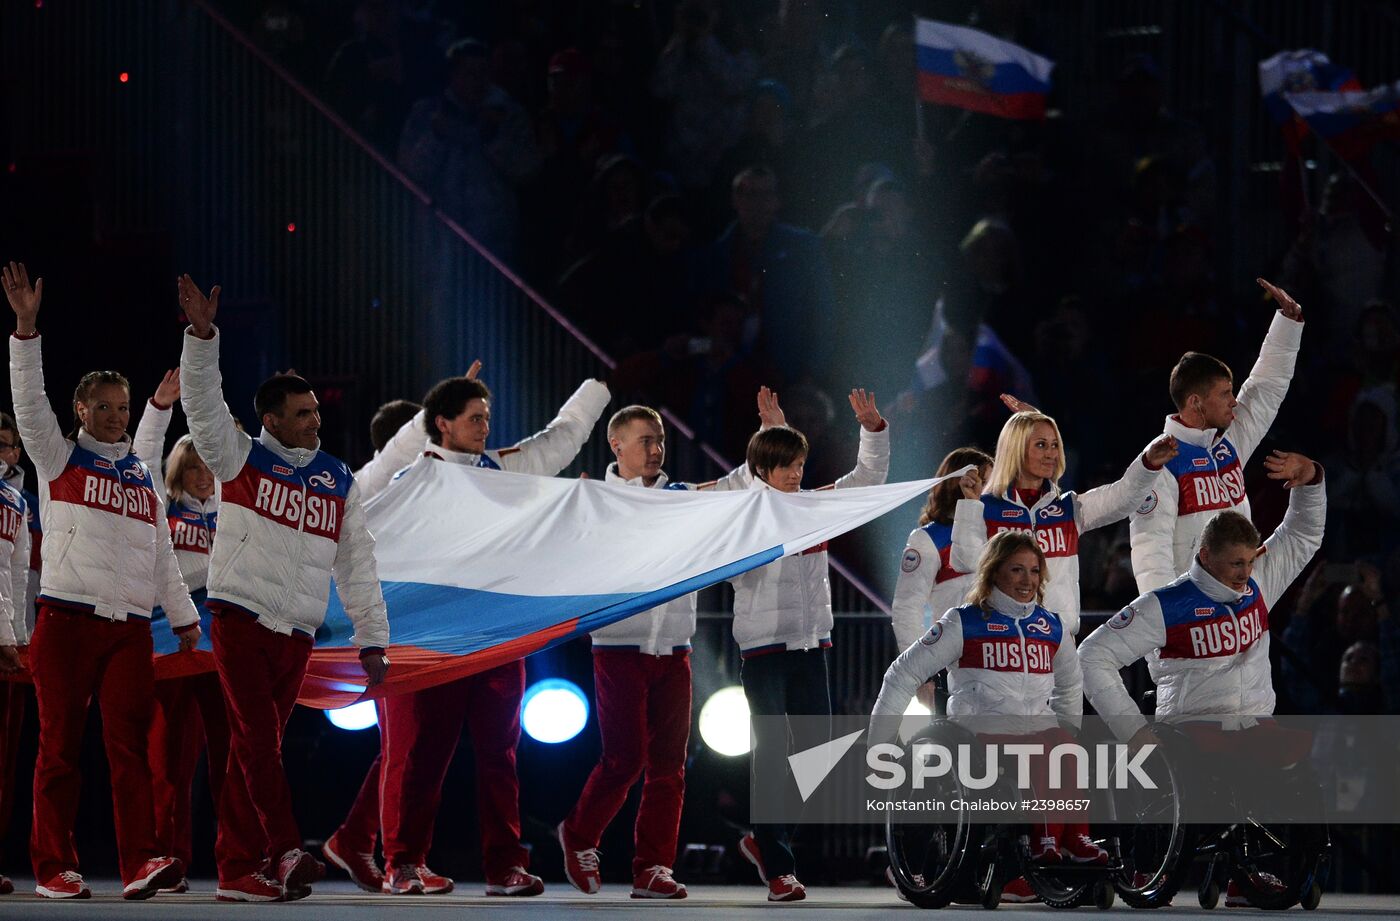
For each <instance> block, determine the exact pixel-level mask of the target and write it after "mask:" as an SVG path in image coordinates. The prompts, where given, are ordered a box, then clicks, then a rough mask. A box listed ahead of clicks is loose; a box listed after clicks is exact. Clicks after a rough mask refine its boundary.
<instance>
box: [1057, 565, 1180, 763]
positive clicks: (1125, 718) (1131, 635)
mask: <svg viewBox="0 0 1400 921" xmlns="http://www.w3.org/2000/svg"><path fill="white" fill-rule="evenodd" d="M1166 642H1167V628H1166V624H1165V623H1164V621H1163V620H1162V605H1161V603H1160V602H1159V601H1158V600H1157V596H1156V595H1154V594H1152V593H1151V592H1148V593H1147V594H1144V595H1140V596H1139V597H1138V599H1137V600H1136V601H1134V602H1133V603H1132V604H1130V605H1128V606H1127V607H1126V608H1124V609H1123V610H1121V611H1119V612H1118V613H1117V614H1115V615H1113V616H1112V617H1110V618H1109V619H1108V622H1107V623H1104V624H1101V625H1100V626H1099V628H1098V629H1097V630H1095V631H1094V632H1093V633H1091V634H1089V638H1088V639H1087V640H1085V641H1084V644H1083V645H1082V646H1080V647H1079V664H1080V666H1081V668H1082V669H1083V672H1084V693H1085V695H1087V696H1088V698H1089V702H1090V703H1091V704H1093V705H1094V710H1095V711H1097V712H1098V714H1099V716H1101V717H1103V719H1104V721H1105V722H1106V723H1108V726H1109V728H1110V729H1112V730H1113V734H1114V735H1116V736H1118V738H1120V739H1129V738H1132V735H1133V733H1135V732H1137V731H1138V729H1140V728H1142V727H1143V726H1145V725H1146V724H1147V719H1146V718H1145V717H1144V716H1143V715H1142V713H1141V712H1140V711H1139V710H1138V706H1137V704H1136V703H1135V702H1134V701H1133V698H1132V695H1130V694H1129V693H1128V687H1127V685H1125V684H1124V683H1123V676H1122V675H1120V674H1119V673H1118V670H1119V669H1121V668H1123V667H1124V666H1126V665H1131V664H1132V663H1134V662H1136V661H1137V660H1138V659H1141V658H1142V657H1143V656H1145V655H1147V654H1148V653H1150V652H1152V650H1154V649H1161V648H1162V647H1163V646H1165V645H1166Z"/></svg>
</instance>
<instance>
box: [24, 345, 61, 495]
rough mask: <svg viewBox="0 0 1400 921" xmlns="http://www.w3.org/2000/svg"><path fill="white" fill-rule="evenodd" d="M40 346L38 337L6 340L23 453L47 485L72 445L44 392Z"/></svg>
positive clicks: (59, 468)
mask: <svg viewBox="0 0 1400 921" xmlns="http://www.w3.org/2000/svg"><path fill="white" fill-rule="evenodd" d="M42 344H43V337H42V336H35V337H34V338H33V339H21V338H19V337H18V336H11V337H10V390H11V392H12V394H13V397H14V401H15V422H16V423H17V424H18V426H19V437H20V438H21V439H23V440H24V452H25V453H26V454H28V455H29V459H30V460H31V461H33V462H34V472H35V473H37V474H38V475H39V479H40V480H41V481H44V482H48V481H49V480H52V479H54V478H55V477H57V476H58V475H59V474H60V473H62V472H63V468H64V467H65V466H67V465H68V458H69V456H70V455H71V454H72V453H73V443H72V442H70V441H69V440H68V439H66V438H64V437H63V432H62V431H60V430H59V427H58V419H57V418H56V417H55V416H54V414H53V407H52V406H50V405H49V398H48V395H47V394H45V393H44V359H43V351H42Z"/></svg>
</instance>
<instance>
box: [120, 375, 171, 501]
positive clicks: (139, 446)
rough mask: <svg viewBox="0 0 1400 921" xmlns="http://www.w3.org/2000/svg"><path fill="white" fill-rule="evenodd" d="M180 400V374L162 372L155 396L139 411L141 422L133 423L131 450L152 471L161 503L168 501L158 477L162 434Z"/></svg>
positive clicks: (162, 461)
mask: <svg viewBox="0 0 1400 921" xmlns="http://www.w3.org/2000/svg"><path fill="white" fill-rule="evenodd" d="M179 400H180V370H179V369H178V368H176V369H174V370H172V371H167V372H165V377H163V378H161V382H160V386H159V387H157V388H156V392H155V395H154V396H152V397H151V398H150V399H149V400H147V401H146V406H145V408H144V409H143V410H142V411H141V421H140V422H138V423H136V437H134V438H132V440H131V450H133V451H135V452H136V456H137V457H139V458H141V460H142V461H143V462H144V463H145V464H146V466H147V467H150V468H151V480H152V481H153V482H154V483H155V487H156V495H158V496H160V501H162V502H165V501H167V498H166V495H165V477H163V476H161V471H162V468H163V464H164V459H165V433H166V431H167V430H169V428H170V417H171V415H172V413H173V408H174V406H175V404H176V403H177V402H179Z"/></svg>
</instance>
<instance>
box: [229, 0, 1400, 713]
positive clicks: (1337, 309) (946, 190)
mask: <svg viewBox="0 0 1400 921" xmlns="http://www.w3.org/2000/svg"><path fill="white" fill-rule="evenodd" d="M225 5H226V6H228V5H229V4H225ZM250 6H255V5H250ZM914 6H915V5H914V4H910V3H901V2H894V0H870V2H860V3H855V2H836V0H832V2H822V0H766V2H752V3H749V2H738V0H733V2H721V0H678V2H655V3H651V2H646V3H620V2H588V0H573V2H543V0H517V2H501V3H478V4H461V3H456V4H454V3H446V2H436V3H435V2H432V0H402V2H395V0H361V2H358V3H353V4H352V3H340V2H332V0H283V2H279V3H277V4H275V5H272V6H269V7H267V8H266V9H265V10H263V11H262V12H261V13H260V14H259V15H260V16H261V19H260V20H258V21H248V19H247V17H248V12H247V11H246V10H245V11H243V12H242V14H241V18H242V22H241V24H242V25H244V26H245V27H247V28H249V30H250V32H252V33H253V34H255V35H258V36H260V40H261V41H263V42H264V44H265V45H266V47H267V48H268V50H270V51H272V52H273V53H274V54H275V55H276V56H277V58H278V59H279V60H280V61H282V62H283V63H284V64H285V65H286V66H288V67H289V68H291V69H292V70H293V72H295V73H297V74H298V75H299V76H300V77H301V78H302V79H303V80H305V82H306V83H307V84H308V86H310V87H311V88H312V89H313V90H314V91H316V92H318V93H320V94H321V95H322V96H323V98H325V99H326V100H327V101H328V102H329V103H330V104H331V105H332V107H333V108H334V109H335V110H336V111H337V112H338V113H339V114H340V115H341V116H342V117H343V118H344V119H345V120H346V121H347V122H348V123H349V124H350V125H351V126H352V127H353V128H354V129H355V130H356V131H357V132H359V133H360V135H361V136H362V137H364V138H365V139H366V140H367V141H368V142H369V143H371V144H373V145H374V146H375V147H377V148H378V149H379V150H380V151H381V152H383V153H384V154H385V155H386V156H387V157H389V158H391V159H392V160H393V161H394V162H395V163H397V165H398V167H399V168H400V169H401V170H402V171H403V172H404V173H405V174H406V175H407V176H408V177H409V178H410V179H411V180H412V181H413V182H414V183H416V184H417V185H418V186H420V187H421V188H422V189H423V190H424V191H425V192H427V193H428V194H429V195H430V196H432V198H433V199H434V200H435V202H436V204H437V205H438V206H439V207H441V208H443V209H444V210H446V211H447V212H448V213H449V214H451V215H452V216H454V217H455V218H456V220H457V221H458V222H459V223H460V225H461V226H462V227H463V228H464V229H465V230H466V231H467V232H468V233H470V234H471V235H472V236H473V237H475V239H476V240H477V241H478V242H479V243H480V244H482V245H483V246H485V247H486V248H487V249H489V250H490V251H491V252H492V253H494V254H495V255H496V256H497V257H498V258H500V259H501V260H502V261H504V262H505V263H506V264H507V265H509V266H510V267H511V268H512V269H513V270H515V271H517V272H518V273H519V274H521V275H522V276H523V277H524V278H525V279H526V280H527V281H529V282H530V284H531V285H532V286H533V287H535V288H536V290H538V291H540V292H541V293H543V294H544V296H545V297H546V298H547V299H549V300H550V301H551V302H552V303H554V304H555V305H556V306H557V307H558V308H559V309H560V310H561V311H563V313H564V314H565V315H566V316H567V317H568V318H569V319H570V320H571V321H572V322H574V323H575V324H576V325H577V326H578V327H579V329H581V330H582V331H583V332H584V333H585V334H586V335H587V336H589V337H590V338H591V339H593V340H594V341H595V342H596V343H597V344H598V345H599V346H600V347H601V348H602V349H603V350H604V351H606V352H607V353H608V354H610V355H611V356H613V357H614V358H616V359H617V360H618V362H619V364H618V367H617V369H616V370H615V371H614V373H613V375H612V378H611V381H610V384H611V386H612V389H613V392H614V394H615V395H616V396H617V398H618V399H620V400H622V401H623V402H630V401H638V402H645V403H648V404H651V405H665V406H668V407H670V408H672V409H674V410H675V411H677V412H678V413H679V414H680V415H681V416H682V417H683V418H685V419H686V420H687V421H688V422H689V423H690V424H691V425H692V426H693V427H694V428H695V429H696V431H697V433H698V434H699V435H700V436H701V437H702V438H704V439H705V440H707V441H709V442H711V443H712V444H714V445H716V446H717V447H719V448H720V449H721V451H723V452H724V453H726V454H727V455H728V456H731V457H733V456H741V455H742V453H743V445H744V443H745V441H746V440H747V438H748V435H749V433H750V432H751V431H752V428H753V394H754V392H755V391H756V389H757V387H758V386H759V385H760V384H770V385H772V386H774V387H775V389H778V390H779V391H780V392H781V393H782V398H783V403H784V405H785V407H786V408H787V409H788V417H789V419H791V420H792V421H793V424H795V425H797V426H798V427H799V428H801V429H802V430H803V431H804V432H806V434H807V435H808V437H809V439H811V441H812V442H814V444H813V451H812V457H813V459H814V462H820V461H821V460H822V459H824V458H829V459H832V460H835V459H839V458H843V457H847V456H849V455H850V453H851V452H850V450H846V449H844V448H846V447H849V446H845V445H844V439H847V438H851V439H852V440H853V433H850V432H846V431H845V428H846V426H844V425H841V424H840V423H839V422H838V420H840V419H842V418H843V416H842V414H841V413H839V412H838V411H837V410H838V406H839V405H840V403H842V402H844V400H843V399H842V397H841V394H842V393H844V391H845V390H846V389H849V387H850V386H852V385H857V384H858V385H859V386H863V387H867V388H870V389H873V390H874V392H875V393H876V394H877V396H878V397H879V400H880V404H881V409H882V411H883V412H884V413H885V415H886V416H887V417H888V418H889V419H890V421H891V425H892V426H894V427H895V430H896V431H898V432H899V433H900V436H899V439H900V441H901V442H902V445H901V451H902V452H903V453H902V454H901V453H898V452H897V453H896V456H895V466H894V469H893V470H892V474H891V475H892V478H894V479H906V478H912V477H919V476H928V475H930V474H931V472H932V470H933V468H934V467H935V466H936V465H937V463H938V458H939V456H941V453H942V452H943V451H944V450H947V448H949V447H952V446H956V445H959V444H964V443H966V444H976V445H978V446H980V447H982V448H984V449H991V448H992V447H993V446H994V444H995V438H996V433H997V431H998V430H999V429H1000V427H1001V425H1002V423H1003V421H1004V420H1005V418H1006V410H1005V408H1004V407H1003V406H1002V404H1001V402H1000V401H999V399H998V396H999V394H1001V393H1003V392H1010V393H1013V394H1015V395H1016V396H1018V397H1020V398H1021V399H1023V400H1026V401H1027V402H1031V403H1034V404H1035V405H1037V406H1038V407H1040V408H1041V409H1043V410H1045V411H1046V412H1049V413H1051V414H1052V415H1054V416H1055V417H1056V419H1057V420H1058V421H1059V424H1060V426H1061V429H1062V431H1063V432H1064V436H1065V438H1066V441H1067V446H1068V459H1069V462H1070V463H1069V472H1068V474H1067V476H1066V481H1067V482H1068V483H1069V484H1070V485H1073V486H1075V487H1078V488H1087V487H1089V486H1093V485H1095V484H1097V483H1101V482H1107V481H1110V480H1112V479H1116V477H1117V476H1118V474H1119V473H1120V472H1121V470H1122V467H1123V465H1124V463H1125V462H1126V460H1127V459H1128V458H1129V457H1130V454H1131V451H1132V450H1133V448H1134V447H1135V446H1137V445H1141V444H1143V443H1145V442H1146V440H1147V439H1148V438H1149V437H1151V435H1152V434H1153V433H1155V432H1159V431H1160V425H1161V420H1162V417H1163V415H1164V414H1166V413H1167V412H1169V411H1170V403H1169V400H1168V397H1167V392H1166V389H1167V388H1166V381H1167V374H1168V371H1169V370H1170V368H1171V366H1172V365H1173V364H1174V363H1175V362H1176V360H1177V359H1178V358H1179V357H1180V355H1181V354H1182V353H1183V352H1185V351H1187V350H1197V351H1205V352H1209V353H1211V354H1215V355H1217V356H1219V357H1221V358H1223V359H1224V360H1225V361H1227V362H1228V363H1229V364H1230V365H1231V367H1232V368H1233V369H1234V371H1235V376H1236V384H1237V385H1238V384H1239V383H1242V382H1243V379H1244V378H1245V377H1246V376H1247V374H1248V369H1249V367H1250V365H1251V364H1252V362H1253V360H1254V356H1255V355H1256V354H1257V350H1258V347H1259V343H1260V341H1261V340H1262V338H1263V334H1264V330H1265V328H1266V327H1267V325H1268V323H1269V320H1270V317H1271V314H1272V306H1271V304H1270V303H1269V302H1267V301H1266V299H1265V298H1264V297H1263V296H1262V294H1261V293H1258V292H1257V290H1253V293H1251V294H1250V295H1249V296H1247V297H1238V296H1235V295H1234V294H1232V292H1234V291H1241V290H1245V287H1244V286H1243V285H1240V284H1232V282H1238V281H1240V280H1239V279H1234V280H1232V279H1224V278H1220V277H1218V275H1219V272H1218V269H1217V265H1218V261H1219V260H1217V259H1216V258H1215V254H1216V251H1217V247H1218V246H1219V244H1220V241H1221V239H1222V235H1223V234H1228V233H1230V232H1231V228H1230V227H1227V226H1222V223H1223V222H1222V220H1221V217H1220V215H1221V213H1222V203H1221V201H1220V200H1219V199H1220V194H1219V191H1218V183H1217V170H1218V169H1220V168H1221V166H1220V165H1221V163H1222V162H1223V156H1222V151H1221V150H1219V149H1217V147H1216V144H1215V143H1214V142H1213V140H1212V138H1211V137H1209V136H1208V135H1207V133H1206V132H1205V131H1204V130H1202V128H1201V127H1200V126H1198V125H1196V124H1194V123H1192V122H1191V121H1189V120H1187V119H1185V118H1182V117H1179V116H1178V115H1176V114H1174V113H1173V111H1172V107H1171V100H1170V99H1169V98H1166V90H1165V87H1166V81H1165V80H1164V74H1163V73H1162V70H1161V64H1160V62H1158V61H1156V60H1154V59H1152V58H1151V57H1149V56H1146V55H1135V56H1129V57H1128V58H1127V60H1126V61H1125V63H1124V65H1123V67H1122V68H1121V70H1120V71H1119V72H1117V73H1116V74H1115V75H1113V77H1112V78H1111V79H1110V80H1109V81H1107V83H1106V85H1105V86H1104V92H1103V98H1102V104H1101V105H1099V106H1098V107H1096V108H1095V109H1094V110H1092V111H1076V110H1073V109H1069V110H1065V111H1054V112H1053V113H1052V117H1050V118H1048V119H1047V120H1046V121H1044V122H1020V121H1006V120H1001V119H997V118H992V117H989V116H983V115H976V114H971V113H967V112H962V111H958V110H952V109H946V108H940V107H934V106H925V107H924V109H923V112H922V113H921V114H918V115H916V110H917V109H918V105H917V102H916V94H915V57H914V43H913V20H912V16H911V15H910V14H911V12H912V11H913V7H914ZM917 8H918V12H920V13H921V14H922V15H926V16H930V17H933V18H939V19H943V20H946V21H951V22H960V23H966V24H970V25H975V26H976V27H977V28H980V29H983V30H985V31H988V32H991V33H993V34H996V35H998V36H1000V37H1003V38H1006V39H1008V40H1011V41H1015V42H1017V43H1019V44H1022V45H1023V46H1025V47H1028V48H1030V49H1031V50H1034V51H1039V52H1044V53H1047V54H1051V56H1053V53H1052V52H1051V50H1050V49H1046V48H1043V47H1039V46H1038V43H1037V37H1038V34H1039V29H1038V23H1037V18H1036V17H1037V5H1036V4H1027V3H1016V2H981V3H973V2H966V0H962V2H942V3H939V2H929V3H921V4H917ZM230 14H231V15H234V13H233V12H232V11H230ZM1044 15H1051V14H1050V13H1048V12H1047V13H1045V14H1044ZM1051 108H1052V110H1053V109H1056V108H1057V107H1056V99H1055V97H1054V96H1053V95H1052V98H1051ZM921 132H922V134H921ZM1320 184H1321V185H1323V191H1322V194H1320V195H1318V196H1315V201H1313V202H1312V204H1311V206H1308V205H1306V204H1302V203H1299V202H1294V201H1292V198H1294V197H1295V196H1289V195H1286V194H1280V196H1279V200H1280V205H1279V213H1278V215H1277V219H1278V221H1279V222H1280V223H1281V224H1284V225H1286V226H1287V227H1288V228H1289V233H1290V235H1291V236H1292V237H1293V242H1292V244H1291V246H1289V247H1288V248H1287V250H1286V252H1279V253H1277V254H1276V258H1275V259H1274V260H1273V261H1272V262H1271V263H1270V264H1267V265H1258V266H1254V267H1253V270H1254V271H1256V272H1257V273H1258V274H1261V275H1265V276H1267V277H1270V278H1272V279H1273V280H1275V281H1276V282H1278V283H1279V284H1280V285H1282V286H1283V287H1284V288H1286V289H1287V290H1289V291H1290V292H1291V293H1292V294H1293V295H1294V296H1295V297H1296V298H1297V299H1298V301H1299V302H1300V303H1302V305H1303V307H1304V310H1305V311H1306V317H1307V332H1306V334H1305V336H1304V345H1303V350H1302V354H1301V356H1300V358H1299V362H1298V368H1297V372H1296V374H1295V376H1294V378H1293V384H1292V388H1291V391H1290V393H1289V399H1288V401H1287V403H1286V404H1285V406H1284V410H1283V413H1282V414H1281V415H1280V418H1279V421H1278V423H1277V424H1276V425H1275V426H1274V430H1273V432H1272V434H1271V438H1270V440H1269V441H1267V442H1266V443H1265V445H1264V446H1263V448H1262V449H1261V451H1260V453H1259V454H1258V455H1256V458H1257V457H1261V456H1263V454H1265V453H1267V451H1268V450H1270V449H1272V448H1274V447H1287V448H1289V449H1293V450H1300V451H1305V452H1308V453H1309V454H1310V455H1311V456H1314V457H1317V458H1320V459H1321V460H1322V461H1323V463H1324V464H1325V466H1326V468H1327V471H1328V484H1329V487H1328V493H1329V515H1330V517H1329V520H1328V524H1327V538H1326V543H1325V545H1324V548H1323V551H1322V553H1321V554H1319V558H1318V561H1317V562H1316V563H1315V564H1314V566H1313V569H1312V571H1311V574H1310V576H1309V577H1308V578H1307V579H1306V580H1305V583H1304V584H1303V585H1301V586H1300V587H1296V588H1295V589H1294V591H1293V592H1292V593H1291V597H1290V599H1289V600H1288V601H1286V602H1285V603H1284V604H1283V605H1281V606H1280V609H1279V610H1278V611H1277V612H1272V613H1273V615H1274V616H1273V619H1272V623H1271V628H1272V629H1273V630H1274V636H1275V643H1276V644H1278V645H1280V646H1281V647H1282V648H1281V649H1280V655H1279V656H1278V657H1277V658H1278V660H1279V663H1280V664H1279V668H1281V670H1282V672H1283V675H1284V676H1285V677H1286V680H1281V681H1279V682H1278V683H1277V686H1278V687H1279V688H1280V689H1286V690H1284V691H1283V694H1284V695H1285V696H1286V698H1287V699H1285V700H1281V702H1280V709H1281V710H1285V709H1292V710H1294V711H1296V712H1363V713H1364V712H1392V713H1397V712H1400V626H1397V622H1396V620H1395V615H1394V614H1393V613H1392V611H1391V608H1392V607H1395V608H1400V431H1398V430H1397V418H1396V416H1397V391H1396V388H1397V382H1400V322H1397V315H1396V311H1395V297H1394V292H1395V273H1396V267H1395V266H1394V265H1393V264H1390V263H1393V259H1392V260H1389V261H1388V260H1387V255H1386V254H1387V250H1388V249H1391V248H1393V246H1394V244H1393V242H1392V241H1391V240H1389V239H1388V234H1389V233H1390V232H1391V231H1390V229H1388V228H1387V227H1386V224H1385V220H1384V216H1383V214H1382V212H1381V211H1380V210H1379V209H1378V208H1377V207H1376V206H1375V205H1374V203H1373V202H1372V200H1371V199H1370V197H1369V196H1368V195H1367V193H1366V191H1365V190H1364V189H1363V188H1361V187H1360V186H1359V185H1358V183H1357V182H1355V181H1354V180H1353V179H1352V178H1351V177H1350V175H1349V174H1348V173H1347V172H1346V171H1344V170H1341V169H1338V170H1337V172H1335V173H1334V174H1332V175H1331V176H1330V178H1328V179H1327V180H1326V181H1325V183H1320ZM856 377H858V378H859V379H858V380H856V379H854V378H856ZM827 443H835V444H838V445H841V446H842V447H843V449H840V450H826V449H825V447H824V445H825V444H827ZM935 452H937V453H935ZM1100 452H1102V453H1100ZM1257 466H1258V465H1257V460H1256V463H1255V464H1252V465H1251V470H1250V472H1249V492H1250V495H1251V498H1252V501H1253V505H1254V508H1255V517H1256V519H1258V521H1259V523H1260V524H1261V525H1262V526H1263V527H1264V528H1265V529H1269V528H1272V527H1273V526H1274V525H1275V524H1276V523H1277V521H1278V520H1279V519H1280V518H1281V516H1282V513H1283V507H1284V505H1285V504H1286V497H1285V496H1284V495H1283V494H1282V491H1281V490H1280V489H1278V487H1277V486H1276V485H1274V484H1272V483H1270V482H1269V481H1267V480H1265V479H1264V478H1263V477H1262V476H1260V475H1259V473H1260V471H1258V470H1257V469H1255V468H1257ZM839 472H841V471H828V470H824V469H813V467H809V469H808V480H809V482H812V483H816V482H819V481H825V480H824V477H826V476H827V475H828V474H831V473H839ZM1100 535H1103V536H1100ZM1084 553H1085V565H1084V579H1083V585H1082V591H1083V596H1084V607H1085V609H1086V610H1094V609H1098V610H1106V609H1107V610H1111V609H1116V608H1117V607H1118V606H1120V605H1122V604H1125V603H1126V602H1128V601H1130V600H1131V599H1132V598H1133V597H1134V596H1135V595H1136V589H1135V586H1134V581H1133V574H1132V568H1131V562H1130V559H1129V552H1128V536H1127V527H1126V524H1121V525H1120V526H1119V527H1118V528H1116V529H1104V531H1103V532H1100V534H1096V535H1094V536H1093V538H1092V539H1086V541H1085V545H1084ZM1386 600H1389V601H1391V602H1392V604H1391V605H1390V606H1387V605H1386V604H1384V602H1385V601H1386ZM1276 677H1278V676H1276Z"/></svg>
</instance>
